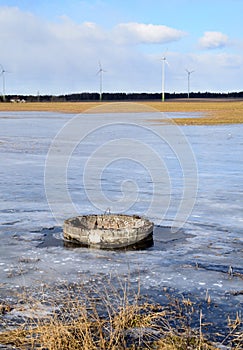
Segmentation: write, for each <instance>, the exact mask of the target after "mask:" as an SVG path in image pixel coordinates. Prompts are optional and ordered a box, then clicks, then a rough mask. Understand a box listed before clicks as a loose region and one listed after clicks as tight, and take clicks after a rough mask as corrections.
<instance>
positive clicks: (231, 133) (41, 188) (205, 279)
mask: <svg viewBox="0 0 243 350" xmlns="http://www.w3.org/2000/svg"><path fill="white" fill-rule="evenodd" d="M167 115H168V116H169V117H172V116H173V114H172V115H170V114H167ZM73 117H74V116H72V115H65V114H58V113H55V114H54V113H36V112H28V113H27V112H21V113H13V112H11V113H0V163H1V168H0V176H1V183H0V192H1V201H0V239H1V245H0V279H1V290H2V296H3V297H6V296H7V295H8V294H9V293H10V291H11V290H14V289H16V288H19V287H22V286H27V287H28V286H34V285H35V286H38V285H40V284H43V283H48V284H51V283H64V282H66V281H67V282H77V281H84V282H85V281H89V280H90V279H91V280H92V278H95V277H97V276H100V277H102V276H107V275H114V276H120V277H123V276H125V275H127V274H129V278H130V282H131V284H133V283H134V285H135V284H137V282H138V281H139V283H140V285H141V290H142V291H143V292H144V293H146V294H148V295H151V296H152V297H154V298H155V299H156V298H157V300H159V299H160V296H161V291H162V290H163V288H165V287H167V288H173V289H176V290H177V291H178V293H189V294H190V295H194V296H197V297H198V298H201V299H202V300H204V299H205V295H206V294H207V295H208V294H210V296H211V299H212V301H213V302H215V303H216V302H217V303H218V304H220V303H221V304H222V305H223V304H224V303H225V300H226V299H227V303H228V305H230V312H231V315H235V313H236V312H237V311H239V310H241V309H242V302H243V295H242V290H243V279H242V276H243V236H242V233H243V230H242V226H243V211H242V203H243V190H242V183H243V159H242V148H243V141H242V134H243V125H220V126H184V127H176V126H174V127H173V128H170V127H168V126H166V125H159V124H156V123H154V122H153V120H155V119H157V116H156V115H154V114H151V115H150V114H149V113H144V114H129V113H127V114H114V115H113V114H109V115H108V114H100V115H82V116H80V117H79V119H78V124H75V123H73V122H72V118H73ZM68 121H69V124H66V123H67V122H68ZM70 121H71V122H70ZM151 128H152V131H151ZM60 130H61V131H60ZM163 130H165V131H163ZM58 132H59V136H60V137H59V136H58V137H56V139H54V138H55V136H56V135H57V133H58ZM48 151H49V154H48ZM47 154H48V158H47ZM192 158H193V159H192ZM53 159H55V161H53ZM64 175H65V184H64V185H63V183H62V181H63V178H64V177H63V176H64ZM197 185H198V189H197V191H196V192H195V189H196V187H197ZM122 186H123V187H122ZM185 187H186V190H185ZM183 191H184V192H183ZM67 193H68V195H69V197H68V196H67ZM183 196H184V197H185V196H187V197H188V198H186V200H185V203H184V211H182V209H180V207H179V206H180V204H181V203H182V202H181V200H182V199H183ZM47 198H48V202H49V205H50V207H51V209H50V207H49V205H48V202H47ZM194 201H195V203H194ZM108 207H109V208H110V209H111V211H112V212H118V211H119V212H125V213H130V214H133V213H136V214H139V215H145V216H148V217H149V218H150V219H151V220H153V221H154V222H155V224H156V229H155V232H154V244H153V246H151V247H149V248H147V249H145V250H138V251H136V250H130V251H104V250H102V251H101V250H95V249H92V250H90V249H87V248H79V247H78V248H70V247H67V246H65V244H64V243H63V240H62V230H61V224H62V222H63V220H64V219H65V218H67V217H69V216H73V215H76V214H77V213H83V214H88V213H97V212H98V213H100V212H104V211H105V210H106V209H107V208H108ZM191 209H192V210H191ZM180 210H181V213H179V214H180V215H179V216H176V215H177V214H178V212H180ZM171 227H173V230H171V229H170V228H171ZM177 228H178V230H177ZM232 271H233V274H232ZM226 309H227V308H225V310H226ZM228 312H229V310H228V309H227V310H226V313H228Z"/></svg>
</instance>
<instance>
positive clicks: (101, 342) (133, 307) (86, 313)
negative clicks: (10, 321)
mask: <svg viewBox="0 0 243 350" xmlns="http://www.w3.org/2000/svg"><path fill="white" fill-rule="evenodd" d="M65 293H66V297H65V298H63V299H62V302H61V303H60V301H59V303H57V301H55V302H54V301H52V303H53V305H52V310H53V311H52V313H51V314H48V313H45V317H41V316H40V317H36V312H37V311H38V310H37V309H35V310H32V311H33V312H32V314H33V315H35V316H34V317H33V318H32V319H31V320H28V322H27V321H26V320H25V323H23V324H22V325H21V326H19V327H18V328H17V329H11V330H7V331H5V332H2V333H0V344H5V345H7V346H9V345H12V346H14V347H15V348H16V349H23V350H24V349H25V350H27V349H29V350H30V349H38V348H40V349H45V350H47V349H48V350H62V349H63V350H69V349H70V350H76V349H77V350H78V349H83V350H96V349H98V350H122V349H127V350H128V349H129V350H135V349H139V350H141V349H158V350H165V349H166V350H179V349H180V350H190V349H191V350H215V349H217V346H216V345H213V344H210V343H209V342H208V341H207V340H206V339H205V337H204V336H203V332H202V328H203V323H202V320H201V319H200V322H199V325H200V327H198V329H192V327H191V326H190V318H191V316H192V313H193V312H194V303H193V302H191V301H190V300H189V299H183V300H181V301H178V300H177V299H174V300H173V305H172V308H171V309H169V308H168V306H165V307H162V306H161V305H156V304H152V303H149V302H147V301H144V300H143V301H142V298H141V297H140V295H139V292H136V293H135V294H134V293H133V292H132V294H131V291H130V290H129V288H128V286H127V285H126V284H125V285H123V286H122V285H120V287H119V288H117V287H116V288H115V287H114V286H112V285H111V284H109V283H108V284H106V285H103V286H102V287H101V286H99V288H97V289H94V288H93V287H92V293H91V292H90V291H87V290H86V291H85V290H84V288H83V287H82V286H78V287H75V288H69V287H68V288H67V291H66V292H65ZM57 294H58V292H57ZM26 302H28V300H27V301H26ZM39 304H40V301H38V302H34V301H33V300H29V309H31V308H33V307H34V305H39ZM47 304H48V306H49V309H50V302H48V303H47V301H46V300H45V299H43V305H42V306H43V309H44V307H45V305H47ZM25 309H26V306H25ZM38 309H39V310H41V307H40V305H39V306H38ZM29 311H30V310H29ZM29 314H31V312H29ZM200 316H202V314H201V313H200ZM228 324H229V329H230V333H229V335H228V336H227V337H226V338H225V339H224V341H223V343H224V342H226V340H228V339H229V337H230V338H232V337H233V336H234V347H232V349H237V350H239V349H240V346H241V345H242V340H243V339H242V334H241V333H240V332H239V327H240V324H241V320H240V317H239V315H238V314H237V315H236V319H235V320H230V319H229V320H228Z"/></svg>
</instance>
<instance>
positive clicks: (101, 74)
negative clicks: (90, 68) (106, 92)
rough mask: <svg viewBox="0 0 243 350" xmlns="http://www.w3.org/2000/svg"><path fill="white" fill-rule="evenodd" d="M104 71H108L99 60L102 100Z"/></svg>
mask: <svg viewBox="0 0 243 350" xmlns="http://www.w3.org/2000/svg"><path fill="white" fill-rule="evenodd" d="M103 72H106V71H105V70H104V69H103V68H102V66H101V63H100V61H99V70H98V72H97V74H99V75H100V101H102V89H103Z"/></svg>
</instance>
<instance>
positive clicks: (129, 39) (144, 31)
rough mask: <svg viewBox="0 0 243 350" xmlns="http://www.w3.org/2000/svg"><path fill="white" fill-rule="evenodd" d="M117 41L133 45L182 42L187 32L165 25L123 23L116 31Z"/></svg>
mask: <svg viewBox="0 0 243 350" xmlns="http://www.w3.org/2000/svg"><path fill="white" fill-rule="evenodd" d="M114 32H115V34H116V37H117V40H118V41H119V42H122V43H131V44H134V43H135V44H140V43H145V44H161V43H168V42H171V41H177V40H180V39H181V38H182V37H184V36H185V35H186V33H185V32H183V31H181V30H177V29H174V28H170V27H167V26H164V25H154V24H144V23H135V22H130V23H121V24H118V25H117V26H116V28H115V30H114Z"/></svg>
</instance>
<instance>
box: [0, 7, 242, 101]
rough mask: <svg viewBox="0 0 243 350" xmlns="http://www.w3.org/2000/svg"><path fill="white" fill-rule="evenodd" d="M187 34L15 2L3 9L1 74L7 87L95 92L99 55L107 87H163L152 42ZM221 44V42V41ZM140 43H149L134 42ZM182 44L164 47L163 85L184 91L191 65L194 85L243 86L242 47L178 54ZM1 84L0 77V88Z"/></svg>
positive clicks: (16, 90)
mask: <svg viewBox="0 0 243 350" xmlns="http://www.w3.org/2000/svg"><path fill="white" fill-rule="evenodd" d="M184 35H185V33H184V32H182V31H179V30H176V29H173V28H169V27H166V26H158V25H152V24H142V23H122V24H118V25H116V26H115V27H113V28H111V29H109V30H108V29H105V28H103V27H101V26H98V25H97V24H96V23H92V22H84V23H76V22H74V21H73V20H72V19H70V18H68V17H66V16H63V17H61V18H59V20H57V21H45V20H43V19H41V18H39V17H37V16H34V15H33V14H31V13H28V12H23V11H21V10H20V9H18V8H13V7H0V47H1V57H0V63H1V64H2V65H3V67H4V69H6V70H7V71H10V72H11V73H9V74H6V75H5V78H6V93H7V94H22V93H23V94H28V93H30V94H36V93H37V91H40V93H41V94H45V93H47V94H63V93H64V94H65V93H71V92H80V91H98V90H99V76H98V75H96V73H97V71H98V68H99V67H98V62H99V60H100V61H101V63H102V66H103V68H104V69H105V70H106V73H105V74H104V77H103V87H104V91H110V92H112V91H130V92H134V91H152V92H155V91H160V90H161V61H160V60H159V59H160V58H161V57H160V55H159V52H161V51H163V50H162V47H160V45H157V46H155V45H153V46H151V45H150V44H160V43H162V44H163V43H165V42H175V41H176V40H180V39H181V38H183V36H184ZM206 37H210V38H211V39H212V37H214V38H215V36H212V35H208V36H206ZM212 42H213V41H212V40H211V41H210V43H211V44H210V45H211V46H212ZM214 42H215V40H214ZM220 42H221V45H222V39H221V41H220ZM226 42H227V43H228V41H227V40H226ZM139 43H145V44H146V45H147V46H146V47H144V46H143V47H141V46H139V45H135V44H139ZM217 43H218V44H217V45H219V40H218V41H217ZM207 45H209V44H207ZM179 47H181V45H178V46H176V44H175V43H174V44H173V51H174V52H172V50H170V51H169V52H167V58H168V62H169V63H170V67H167V66H166V89H168V90H167V91H172V92H173V91H183V89H186V72H185V68H188V69H195V73H194V74H193V77H192V81H191V83H192V89H193V90H196V91H200V90H201V91H203V90H205V89H209V88H211V90H214V89H215V90H217V89H219V90H225V89H226V88H225V87H227V89H228V87H229V89H231V90H240V89H242V81H241V76H242V74H243V68H242V67H243V61H242V60H243V59H242V58H241V57H243V55H241V52H242V48H241V49H240V51H239V52H238V55H234V53H233V52H231V55H230V56H228V55H227V52H224V55H222V54H221V55H219V54H215V52H214V51H211V52H210V55H206V54H205V53H204V55H203V54H202V53H200V52H199V53H198V55H197V56H196V55H194V56H193V54H192V53H191V54H190V55H189V54H188V53H182V52H181V51H180V49H178V48H179ZM237 48H238V50H239V45H238V46H237ZM170 49H171V48H170ZM183 49H184V47H183ZM216 53H218V52H216ZM222 77H226V78H227V79H226V78H225V79H224V80H222ZM1 89H2V84H1V77H0V94H1Z"/></svg>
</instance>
